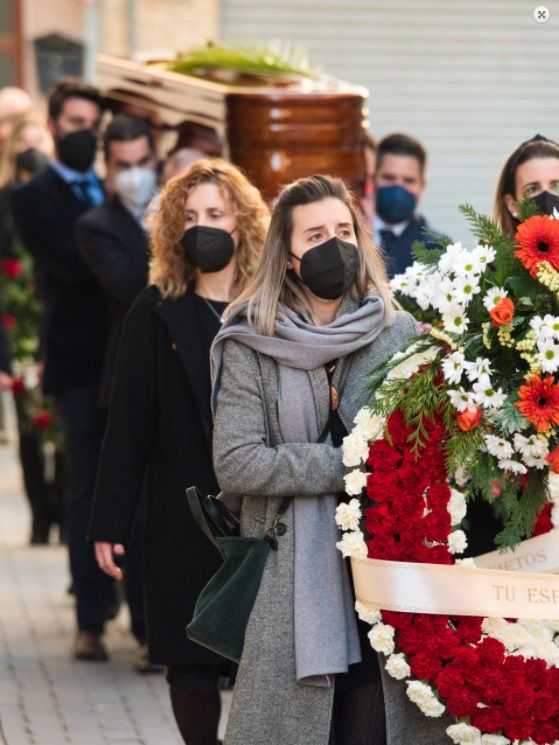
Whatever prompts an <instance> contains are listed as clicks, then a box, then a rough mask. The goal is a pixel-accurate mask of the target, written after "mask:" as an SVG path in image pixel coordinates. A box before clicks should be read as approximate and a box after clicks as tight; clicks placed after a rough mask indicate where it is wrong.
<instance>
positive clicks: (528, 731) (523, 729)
mask: <svg viewBox="0 0 559 745" xmlns="http://www.w3.org/2000/svg"><path fill="white" fill-rule="evenodd" d="M535 728H536V725H535V722H533V721H532V720H531V719H516V720H515V719H510V718H509V716H506V717H505V720H504V722H503V732H504V733H505V735H506V736H507V737H508V738H509V739H511V740H527V739H528V738H529V737H531V736H532V734H533V732H534V730H535ZM551 742H553V741H551Z"/></svg>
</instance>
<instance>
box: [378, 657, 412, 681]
mask: <svg viewBox="0 0 559 745" xmlns="http://www.w3.org/2000/svg"><path fill="white" fill-rule="evenodd" d="M384 667H385V670H386V672H387V673H388V674H389V675H391V676H392V677H393V678H396V680H404V678H409V676H410V675H411V668H410V666H409V665H408V663H407V662H406V659H405V656H404V655H403V654H402V653H401V652H400V653H399V654H391V655H390V657H389V658H388V660H387V661H386V665H385V666H384Z"/></svg>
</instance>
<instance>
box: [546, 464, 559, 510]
mask: <svg viewBox="0 0 559 745" xmlns="http://www.w3.org/2000/svg"><path fill="white" fill-rule="evenodd" d="M547 488H548V489H549V496H550V498H551V501H552V502H553V503H555V504H559V473H554V472H553V471H550V472H549V476H548V481H547Z"/></svg>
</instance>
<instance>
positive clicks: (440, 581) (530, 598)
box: [351, 536, 559, 620]
mask: <svg viewBox="0 0 559 745" xmlns="http://www.w3.org/2000/svg"><path fill="white" fill-rule="evenodd" d="M542 537H543V536H542ZM531 540H536V539H531ZM498 556H500V557H501V561H502V555H499V554H498ZM556 566H557V565H556ZM351 568H352V573H353V582H354V586H355V595H356V598H357V600H359V601H361V602H363V603H366V604H367V605H371V606H373V607H375V608H379V609H382V610H393V611H402V612H405V613H432V614H441V615H453V616H484V617H493V618H503V617H504V618H533V619H544V620H546V619H547V620H559V575H553V574H552V575H549V574H540V573H535V572H511V571H504V570H502V569H483V568H479V567H468V566H461V565H452V566H445V565H440V564H413V563H411V562H404V561H382V560H379V559H360V558H352V559H351Z"/></svg>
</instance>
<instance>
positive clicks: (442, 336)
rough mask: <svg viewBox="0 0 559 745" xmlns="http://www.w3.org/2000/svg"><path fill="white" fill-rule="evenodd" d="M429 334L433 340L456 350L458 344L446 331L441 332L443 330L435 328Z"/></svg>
mask: <svg viewBox="0 0 559 745" xmlns="http://www.w3.org/2000/svg"><path fill="white" fill-rule="evenodd" d="M429 333H430V334H431V336H432V337H433V339H437V341H442V342H444V343H445V344H447V345H448V346H449V347H450V348H451V349H453V350H455V349H456V343H455V342H454V341H453V340H452V337H451V336H449V335H448V334H447V333H446V332H445V331H441V329H437V328H435V327H433V328H432V329H431V331H430V332H429Z"/></svg>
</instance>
